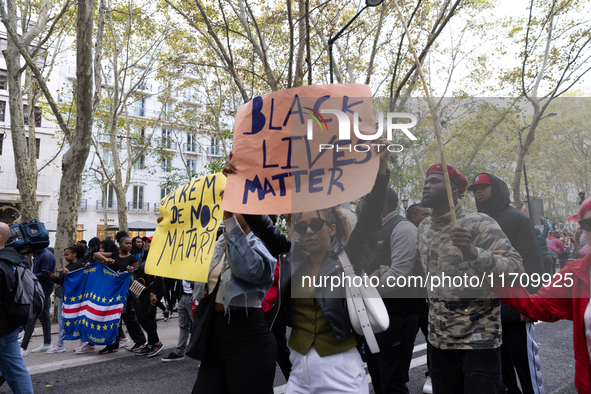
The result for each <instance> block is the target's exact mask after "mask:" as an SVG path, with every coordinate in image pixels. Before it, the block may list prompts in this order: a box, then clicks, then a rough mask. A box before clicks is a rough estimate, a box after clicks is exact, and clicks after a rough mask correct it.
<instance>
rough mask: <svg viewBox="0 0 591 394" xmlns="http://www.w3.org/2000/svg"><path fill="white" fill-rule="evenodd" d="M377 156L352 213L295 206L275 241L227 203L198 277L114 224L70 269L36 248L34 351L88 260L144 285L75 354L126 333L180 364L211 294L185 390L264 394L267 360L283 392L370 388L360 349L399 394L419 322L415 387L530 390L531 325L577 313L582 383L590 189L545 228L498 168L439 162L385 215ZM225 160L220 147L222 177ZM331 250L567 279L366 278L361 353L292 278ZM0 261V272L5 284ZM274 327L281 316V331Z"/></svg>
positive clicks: (589, 344) (344, 321) (399, 272)
mask: <svg viewBox="0 0 591 394" xmlns="http://www.w3.org/2000/svg"><path fill="white" fill-rule="evenodd" d="M384 143H387V142H386V141H384ZM387 155H388V153H387V150H384V151H382V153H380V154H379V157H380V166H379V172H378V174H377V176H376V179H375V184H374V186H373V189H372V190H371V192H370V193H369V194H368V195H366V196H365V197H364V198H363V202H362V205H361V208H360V211H359V212H360V213H359V215H358V218H357V219H356V220H351V219H350V218H349V217H348V215H347V214H346V213H345V210H344V209H342V208H340V207H333V208H328V209H321V210H314V211H310V212H301V213H293V214H292V215H291V221H292V223H293V225H292V229H293V231H292V232H291V234H292V236H288V235H287V234H286V233H284V232H283V231H281V230H280V229H279V228H278V227H277V226H276V221H277V217H276V216H273V215H269V216H268V215H246V214H244V215H243V214H241V213H239V212H227V211H226V212H224V217H223V222H224V232H223V234H221V235H220V236H219V237H218V240H217V242H216V244H215V250H214V253H213V257H212V261H211V265H210V268H209V275H208V280H207V283H193V282H187V281H184V280H176V279H170V278H162V277H155V276H152V275H149V274H147V273H146V272H145V263H146V260H147V257H148V254H149V252H150V245H151V242H152V237H134V238H131V237H130V236H129V234H127V233H126V232H122V231H120V232H118V233H117V234H116V236H115V240H112V239H110V238H107V239H105V240H103V241H100V240H99V239H98V238H93V239H91V240H90V241H89V243H88V245H86V242H81V243H80V244H78V245H75V246H72V247H68V248H66V249H65V250H64V251H63V257H64V259H65V261H66V262H67V265H66V266H65V267H64V268H63V269H62V270H58V271H56V270H55V265H56V259H55V256H54V254H53V253H51V252H50V251H49V249H47V248H46V249H42V250H40V251H38V252H36V253H35V255H34V256H32V257H31V259H30V260H29V265H30V267H31V269H32V271H33V273H34V274H35V275H36V276H37V278H38V280H39V282H40V283H41V285H42V287H43V291H44V296H45V301H46V303H45V308H44V309H43V312H42V314H41V316H40V317H39V320H40V321H41V323H42V327H43V334H44V338H43V344H42V345H40V346H39V347H37V348H35V349H33V350H31V352H45V353H48V354H54V353H61V352H65V351H66V348H65V346H64V340H63V335H62V333H61V332H60V334H59V335H58V342H57V344H56V345H55V346H52V343H51V330H50V324H51V323H50V313H49V306H50V305H51V302H50V297H51V295H52V294H54V297H55V298H54V300H56V301H57V305H58V316H61V307H62V300H61V291H62V287H63V285H64V277H65V275H67V274H68V273H70V272H72V271H74V270H77V269H82V268H84V267H86V266H88V264H89V263H90V262H92V261H97V260H98V261H100V262H101V263H102V264H104V265H106V266H107V267H109V268H111V269H113V270H114V271H121V272H129V273H130V274H131V275H132V277H133V279H135V280H138V281H140V282H141V283H142V284H143V286H145V289H144V290H143V291H142V292H141V293H140V294H139V296H138V295H136V294H133V293H132V292H131V291H130V292H129V293H128V296H127V299H126V303H125V308H124V311H123V313H122V317H121V320H122V323H124V325H125V327H126V330H127V333H126V332H125V330H124V329H123V324H121V325H120V327H119V332H118V335H117V339H116V340H115V342H114V343H113V344H110V345H108V346H106V347H105V348H103V349H100V350H98V349H97V348H96V346H95V345H94V344H92V343H87V342H81V343H80V344H79V345H78V346H77V347H76V348H75V349H74V350H75V352H76V353H77V354H85V353H92V352H97V350H98V354H107V353H113V352H116V351H117V350H118V349H120V348H123V347H126V346H127V345H128V344H130V342H132V344H130V345H129V349H128V350H129V351H131V352H134V353H135V354H136V355H138V356H145V357H147V358H151V357H155V356H157V355H160V354H161V355H162V357H161V361H162V362H167V363H168V362H175V361H181V360H183V359H184V358H185V352H186V351H187V346H188V343H189V338H190V333H191V329H192V326H193V325H195V324H196V323H195V316H196V311H197V312H198V311H202V309H201V310H200V309H198V308H205V307H206V305H210V306H211V307H212V308H214V311H215V313H214V315H213V316H214V318H213V321H212V322H211V325H212V327H211V331H210V336H209V337H208V343H207V345H206V347H205V348H203V349H202V355H201V357H200V359H201V364H200V368H199V373H198V375H197V379H196V381H195V384H194V388H193V392H194V393H206V392H225V393H257V394H258V393H272V392H273V383H274V377H275V370H276V363H277V364H279V366H280V368H281V371H282V372H283V374H284V376H285V378H286V379H287V385H286V389H285V390H286V391H285V392H286V393H290V394H291V393H330V392H335V393H336V392H338V393H368V392H369V385H368V381H367V377H366V373H365V369H364V363H363V361H364V360H366V361H367V366H368V370H369V374H370V376H371V381H372V385H373V388H374V390H375V392H376V393H378V394H379V393H408V392H409V390H408V387H407V383H408V381H409V369H410V365H411V360H412V354H413V347H414V342H415V337H416V335H417V334H418V332H419V330H420V331H422V335H424V336H425V339H426V342H427V368H428V372H427V379H426V381H425V382H424V386H423V392H424V393H433V392H434V393H450V394H456V393H476V392H478V393H503V392H508V393H524V394H526V393H527V394H530V393H543V392H544V389H543V377H542V373H541V369H540V359H539V355H538V346H537V343H536V342H535V339H534V338H535V326H534V324H533V323H534V322H535V321H536V320H543V321H549V322H553V321H557V320H560V319H568V320H573V322H574V326H573V340H574V343H575V370H576V375H575V385H576V387H577V389H578V390H579V392H591V377H590V375H591V374H590V371H591V364H590V361H589V360H590V354H591V350H590V349H591V335H589V333H590V332H591V307H590V304H589V299H590V285H589V278H590V276H589V272H590V271H589V268H590V266H591V254H589V253H588V251H589V245H588V239H589V238H590V237H591V198H588V199H584V198H581V202H580V209H579V212H578V218H579V225H580V226H579V229H578V230H577V231H576V232H574V233H573V232H571V231H570V230H556V229H554V230H553V229H551V227H550V223H549V221H548V220H547V219H546V218H544V217H541V218H540V222H541V223H542V226H540V227H542V228H539V227H536V226H534V223H533V222H532V220H530V218H529V217H528V216H526V215H525V214H523V213H522V212H521V211H520V210H518V209H516V208H515V207H512V206H511V201H510V194H509V189H508V187H507V184H506V183H505V182H504V181H503V180H502V179H500V178H499V177H498V176H496V175H494V174H490V173H481V174H478V176H476V177H475V178H474V179H473V180H472V183H471V185H470V186H469V187H468V185H469V182H468V180H467V179H466V177H465V176H464V175H462V174H461V173H460V172H459V171H457V170H456V168H454V167H453V166H449V165H448V166H447V171H448V173H449V178H450V183H449V185H448V184H446V181H445V177H444V169H443V166H442V165H441V164H439V163H437V164H434V165H433V166H431V167H430V168H429V169H428V170H427V172H426V178H425V181H424V187H423V194H422V201H421V203H420V204H414V205H411V206H410V207H408V209H407V210H406V212H405V215H404V216H403V215H400V214H398V202H399V200H398V195H397V194H396V192H395V191H394V190H393V189H392V188H390V187H388V186H387V185H388V180H389V176H390V174H389V170H388V168H387ZM237 171H240V169H239V168H236V166H235V165H234V164H233V163H232V161H231V156H230V160H229V161H228V162H227V163H226V166H225V167H224V171H223V172H224V175H226V176H228V177H230V176H233V175H234V174H235V173H236V172H237ZM448 187H449V188H451V190H448ZM467 190H468V191H471V192H472V193H473V195H474V200H475V202H476V207H477V211H471V210H468V209H465V208H463V207H462V206H461V205H460V204H458V199H459V198H460V197H462V196H464V195H465V193H466V191H467ZM448 191H451V196H452V198H453V206H454V210H455V212H454V213H455V217H456V220H457V226H456V227H453V226H452V212H451V209H450V204H449V200H448ZM583 197H584V196H583ZM452 227H453V228H452ZM5 230H6V229H5V228H4V226H3V224H2V223H0V262H1V263H2V265H6V266H10V265H11V264H13V265H14V264H17V263H16V262H15V261H13V260H15V256H13V255H12V254H11V253H10V250H8V249H10V248H6V249H3V246H4V243H5V242H6V238H7V236H8V235H7V233H6V231H5ZM342 253H346V255H347V256H348V258H349V260H350V261H351V264H352V266H353V268H354V270H355V272H356V273H357V274H360V273H362V272H365V273H366V274H367V275H369V276H370V277H372V278H373V277H375V278H376V279H377V280H378V281H379V282H380V283H387V281H388V280H389V279H391V278H398V277H408V276H411V275H422V276H423V277H424V276H425V274H426V273H437V272H441V271H446V272H457V273H460V272H462V273H467V274H468V275H475V276H480V275H481V274H482V273H491V274H495V275H502V274H510V273H511V274H527V275H540V276H541V275H544V274H550V276H549V278H550V279H551V280H552V281H555V280H556V278H555V274H556V273H562V274H566V273H569V274H572V275H573V278H574V285H573V286H572V287H570V288H567V287H553V286H547V287H546V286H534V285H533V284H530V285H529V286H527V287H519V286H517V287H500V286H498V284H497V285H494V286H492V287H491V288H490V289H489V290H486V292H485V293H483V295H481V296H479V297H480V298H475V297H474V296H467V295H466V294H468V293H465V289H459V288H444V287H442V288H435V289H433V288H430V289H419V291H417V292H415V293H413V297H411V298H409V297H404V296H402V293H400V289H392V288H389V287H387V286H381V287H378V288H379V289H380V295H381V296H382V297H383V299H384V303H385V306H386V310H387V313H388V315H389V318H390V326H389V327H388V329H387V330H386V331H384V332H381V333H378V334H376V340H377V343H378V344H379V347H380V351H379V352H376V353H373V352H372V351H371V350H370V349H369V348H368V345H367V343H366V342H365V339H364V338H363V337H362V336H359V335H356V334H355V333H354V331H353V329H352V325H351V323H350V320H349V317H348V312H347V309H346V304H345V302H344V298H345V293H344V289H342V288H338V289H337V290H336V292H335V290H334V289H329V288H328V287H319V286H317V285H316V284H314V282H312V283H309V282H305V281H304V280H303V279H302V278H303V277H304V276H308V275H309V276H311V277H317V276H326V275H328V276H334V275H340V274H341V273H342V272H343V269H344V268H343V265H344V263H343V261H341V260H340V258H339V256H341V255H342ZM20 263H22V257H20ZM4 268H5V267H4V266H3V269H2V270H0V273H2V275H1V276H0V280H2V281H3V282H6V283H7V284H9V285H10V278H9V276H10V275H9V271H7V270H5V269H4ZM304 283H308V285H307V286H305V285H304ZM552 283H553V282H552ZM10 288H11V287H10V286H8V287H6V286H5V287H2V290H0V295H1V296H2V297H3V298H2V300H3V302H4V300H5V299H7V297H9V295H8V293H6V292H7V291H8V290H4V289H10ZM162 300H164V303H163V302H162ZM157 308H160V309H161V310H162V312H163V316H164V320H168V319H169V318H170V316H171V315H172V314H173V312H176V313H177V314H178V326H179V336H178V343H177V344H176V347H173V348H172V350H171V351H170V352H169V353H168V354H166V355H164V354H162V352H163V349H164V344H163V343H162V341H161V340H160V338H159V336H158V330H157V327H158V326H157V324H156V321H157V319H156V310H157ZM197 315H199V313H197ZM60 318H61V317H60ZM0 321H1V322H2V329H1V332H0V334H1V335H2V336H1V337H0V344H2V343H3V341H7V344H6V346H5V347H6V349H12V347H14V343H13V342H14V340H15V339H16V338H18V336H17V335H18V327H8V323H7V315H6V312H5V311H3V310H0ZM5 326H7V327H8V328H5ZM34 326H35V323H32V324H29V325H27V326H26V327H24V335H23V337H22V338H21V340H20V357H21V358H22V357H25V356H27V355H28V352H29V351H28V344H29V341H30V338H31V334H32V332H33V329H34ZM287 326H290V327H291V332H290V334H289V337H288V336H287V335H286V327H287ZM13 337H14V338H13ZM11 346H12V347H11ZM10 352H11V353H10V354H9V352H8V351H3V352H0V372H1V373H2V379H6V380H7V381H8V382H9V384H10V387H11V388H12V389H13V391H15V392H32V389H30V388H29V386H30V378H28V381H27V378H26V376H25V375H26V368H25V370H24V372H23V370H22V368H23V366H24V364H22V365H21V364H20V363H19V362H18V360H16V361H15V360H14V354H12V353H14V351H12V350H10ZM3 357H5V358H8V357H12V359H11V361H10V363H11V364H10V365H11V367H10V368H9V369H7V368H5V367H3V366H6V365H9V364H7V363H6V362H2V361H1V359H2V358H3ZM23 382H24V383H23ZM19 385H21V386H19Z"/></svg>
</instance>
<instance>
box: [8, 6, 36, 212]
mask: <svg viewBox="0 0 591 394" xmlns="http://www.w3.org/2000/svg"><path fill="white" fill-rule="evenodd" d="M7 11H8V16H9V21H8V23H10V24H12V27H13V30H14V31H16V21H17V15H16V5H15V4H14V1H9V2H8V4H7ZM4 58H5V60H6V71H7V77H8V96H9V98H8V106H9V111H10V134H11V135H12V147H13V151H14V167H15V171H16V177H17V180H18V181H17V188H18V190H19V194H20V199H21V209H20V212H21V219H22V220H26V221H28V220H31V219H35V218H38V217H39V210H38V207H37V185H36V183H37V182H36V177H37V166H36V162H35V159H34V158H33V159H32V160H31V159H30V158H29V151H28V149H27V138H26V136H25V122H24V118H23V94H22V90H23V85H22V81H21V80H22V70H21V62H20V54H19V51H18V49H17V48H16V45H15V44H14V43H13V42H12V40H8V42H7V48H6V50H4ZM29 121H30V122H31V121H32V122H34V121H35V120H34V119H29ZM34 142H35V141H33V143H34ZM31 163H33V164H35V167H34V168H33V167H32V166H31Z"/></svg>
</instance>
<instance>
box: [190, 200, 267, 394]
mask: <svg viewBox="0 0 591 394" xmlns="http://www.w3.org/2000/svg"><path fill="white" fill-rule="evenodd" d="M224 225H225V232H224V234H223V235H221V236H220V237H219V238H218V240H217V242H216V244H215V250H214V252H213V256H212V259H211V265H210V267H209V275H208V283H207V284H205V283H199V284H196V287H195V291H196V292H197V294H198V296H199V297H198V298H200V299H201V298H202V297H203V296H204V295H205V292H206V291H205V286H206V285H207V289H208V291H209V295H208V296H207V297H211V298H209V299H202V301H201V302H200V306H202V305H204V304H209V303H210V302H211V301H215V305H214V311H215V312H214V313H213V321H212V323H211V329H210V331H209V335H208V337H207V345H206V346H207V349H206V350H205V355H204V357H203V359H202V362H201V367H200V368H199V374H198V375H197V381H196V382H195V386H194V387H193V393H240V394H244V393H253V394H263V393H268V394H272V393H273V380H274V377H275V354H276V349H277V348H276V343H275V338H274V337H273V334H271V332H270V331H269V326H268V325H267V323H266V322H265V319H264V318H263V312H262V309H261V303H262V301H263V299H264V297H265V294H266V293H267V290H269V288H270V287H271V284H272V283H273V273H274V271H275V264H276V262H277V260H276V259H275V258H273V256H271V254H270V253H269V251H268V250H267V249H266V248H265V246H264V245H263V243H262V242H261V241H260V240H259V239H258V238H257V237H256V236H255V235H254V234H253V233H252V232H251V231H250V229H249V228H248V225H247V224H246V222H245V221H244V219H243V217H242V215H240V214H236V215H234V214H233V213H231V212H224Z"/></svg>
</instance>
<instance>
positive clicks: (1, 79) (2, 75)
mask: <svg viewBox="0 0 591 394" xmlns="http://www.w3.org/2000/svg"><path fill="white" fill-rule="evenodd" d="M0 89H2V90H6V89H8V77H7V75H6V71H5V70H0Z"/></svg>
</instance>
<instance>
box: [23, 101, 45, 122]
mask: <svg viewBox="0 0 591 394" xmlns="http://www.w3.org/2000/svg"><path fill="white" fill-rule="evenodd" d="M33 112H34V115H35V127H41V118H42V116H41V115H42V111H41V108H39V107H35V109H34V110H33ZM23 119H24V121H25V126H28V125H29V107H28V106H27V105H26V104H24V105H23Z"/></svg>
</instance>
